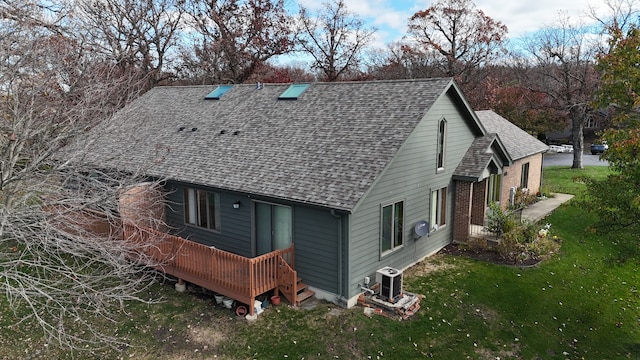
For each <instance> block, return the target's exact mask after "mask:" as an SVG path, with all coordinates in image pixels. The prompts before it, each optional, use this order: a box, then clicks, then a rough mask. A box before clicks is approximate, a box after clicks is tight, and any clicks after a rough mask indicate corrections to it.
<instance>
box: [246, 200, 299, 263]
mask: <svg viewBox="0 0 640 360" xmlns="http://www.w3.org/2000/svg"><path fill="white" fill-rule="evenodd" d="M254 205H255V206H254V208H255V214H254V221H255V224H254V228H255V240H256V253H257V254H256V255H262V254H266V253H268V252H271V251H274V250H281V249H286V248H288V247H289V246H291V243H292V237H293V236H292V232H293V230H292V229H293V219H292V211H291V208H290V207H288V206H281V205H275V204H269V203H262V202H255V203H254Z"/></svg>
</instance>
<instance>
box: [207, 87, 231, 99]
mask: <svg viewBox="0 0 640 360" xmlns="http://www.w3.org/2000/svg"><path fill="white" fill-rule="evenodd" d="M232 87H233V85H220V86H218V87H217V88H215V89H214V90H213V91H212V92H210V93H209V95H207V96H205V97H204V98H205V100H220V98H221V97H222V95H224V94H225V93H226V92H227V91H229V90H231V88H232Z"/></svg>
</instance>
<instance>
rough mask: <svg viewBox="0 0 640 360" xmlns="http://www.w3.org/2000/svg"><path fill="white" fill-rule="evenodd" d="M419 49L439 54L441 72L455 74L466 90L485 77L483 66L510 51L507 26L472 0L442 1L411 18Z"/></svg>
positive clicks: (468, 90) (412, 30)
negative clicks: (508, 48)
mask: <svg viewBox="0 0 640 360" xmlns="http://www.w3.org/2000/svg"><path fill="white" fill-rule="evenodd" d="M408 26H409V35H411V37H412V38H411V40H412V41H413V42H414V43H415V44H416V46H417V47H418V49H419V50H420V51H423V52H427V53H430V54H433V55H434V56H437V57H438V58H439V59H440V61H439V62H438V63H437V65H438V67H439V70H440V73H441V74H442V75H443V76H450V77H455V78H456V80H457V81H458V83H459V84H460V85H461V87H462V88H463V90H465V92H471V91H473V89H474V86H475V85H476V84H478V83H479V82H481V81H482V80H483V78H484V72H483V68H484V67H485V66H487V65H490V64H491V63H492V62H493V61H495V60H497V59H498V58H499V57H500V56H502V55H503V54H505V53H506V50H505V46H504V42H505V37H506V35H507V27H506V26H505V25H504V24H502V23H501V22H499V21H496V20H494V19H492V18H491V17H489V16H487V15H486V14H485V13H484V12H483V11H482V10H480V9H478V8H476V6H475V4H474V3H473V1H471V0H440V1H438V2H437V3H435V4H434V5H432V6H431V7H429V8H427V9H426V10H422V11H418V12H417V13H415V14H414V15H413V16H412V17H411V18H410V19H409V24H408Z"/></svg>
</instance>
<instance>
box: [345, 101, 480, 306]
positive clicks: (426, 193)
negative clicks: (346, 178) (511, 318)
mask: <svg viewBox="0 0 640 360" xmlns="http://www.w3.org/2000/svg"><path fill="white" fill-rule="evenodd" d="M443 117H444V118H445V119H446V120H447V133H446V148H445V166H444V171H442V172H440V173H437V172H436V152H437V145H436V138H437V130H438V122H439V120H440V119H442V118H443ZM468 121H469V120H468V119H463V118H462V117H461V114H460V109H459V108H458V105H456V103H455V102H454V101H453V100H452V99H451V98H450V97H449V96H448V95H447V96H443V97H442V98H441V99H440V100H439V101H438V102H436V103H435V104H434V105H433V107H432V108H431V110H430V111H429V113H428V114H427V115H426V116H425V117H424V118H423V120H422V122H421V123H420V124H419V125H418V126H417V128H416V130H415V131H414V132H413V133H412V135H411V136H410V137H409V138H408V139H407V141H406V142H405V144H404V145H403V146H402V148H401V149H400V151H399V152H398V154H397V155H396V157H395V158H394V159H393V161H392V162H391V164H390V165H389V166H388V168H387V169H386V170H385V172H384V173H383V175H382V176H381V178H380V179H378V181H377V182H376V184H375V185H374V186H373V188H372V189H371V190H370V192H369V193H368V194H367V195H366V197H365V198H364V199H363V200H362V201H361V202H360V203H359V205H358V207H357V209H356V210H355V211H354V213H353V214H352V215H351V216H350V220H349V223H350V224H351V227H350V229H349V238H350V243H349V250H348V251H349V255H350V264H349V279H348V286H349V289H348V294H347V296H348V297H351V296H354V295H356V294H357V293H359V292H360V288H359V286H358V285H359V284H361V283H362V282H363V278H364V277H365V276H370V277H372V276H375V271H376V270H377V269H379V268H382V267H384V266H392V267H395V268H399V269H403V268H405V267H407V266H409V265H411V264H413V263H415V262H416V261H418V260H420V259H422V258H423V257H424V256H426V255H429V254H431V253H433V252H435V251H437V250H439V249H440V248H442V247H443V246H445V245H447V244H448V243H450V242H451V238H452V234H453V208H454V206H453V200H454V194H455V188H454V186H453V182H452V181H451V177H452V173H453V171H454V170H455V168H456V167H457V165H458V163H459V162H460V160H461V159H462V157H463V156H464V154H465V153H466V151H467V149H468V148H469V146H470V145H471V143H472V142H473V140H474V133H473V131H472V130H471V128H470V125H469V123H468ZM445 186H447V187H448V198H447V205H448V206H447V214H446V220H447V225H446V226H445V227H442V228H441V229H439V230H438V231H436V232H434V233H432V234H431V235H430V236H429V237H423V238H420V239H418V240H414V232H413V226H414V225H415V224H416V223H417V222H418V221H420V220H427V221H428V219H429V211H430V209H429V204H430V201H429V200H430V196H431V190H435V189H439V188H442V187H445ZM400 200H404V202H405V204H404V211H405V215H404V245H403V247H402V248H400V249H397V250H395V251H393V252H392V253H390V254H385V256H384V257H382V258H381V253H380V209H381V205H383V204H388V203H390V202H395V201H400ZM372 279H373V278H372Z"/></svg>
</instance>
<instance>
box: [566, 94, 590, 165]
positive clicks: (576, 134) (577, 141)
mask: <svg viewBox="0 0 640 360" xmlns="http://www.w3.org/2000/svg"><path fill="white" fill-rule="evenodd" d="M586 108H587V106H586V104H575V105H572V106H571V107H570V109H569V114H570V116H571V139H572V140H573V165H572V166H571V168H572V169H583V168H584V166H583V165H582V153H583V151H584V131H583V130H584V119H585V116H586Z"/></svg>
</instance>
